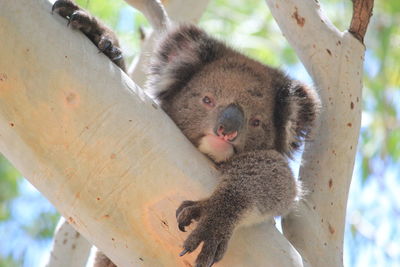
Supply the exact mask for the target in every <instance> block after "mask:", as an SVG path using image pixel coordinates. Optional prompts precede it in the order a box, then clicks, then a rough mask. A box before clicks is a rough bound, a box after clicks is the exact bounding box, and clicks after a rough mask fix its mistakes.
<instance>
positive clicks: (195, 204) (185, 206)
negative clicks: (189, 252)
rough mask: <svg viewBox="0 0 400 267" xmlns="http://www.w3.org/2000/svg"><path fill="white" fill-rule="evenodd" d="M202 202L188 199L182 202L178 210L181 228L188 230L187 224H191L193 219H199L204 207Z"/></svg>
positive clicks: (177, 214) (179, 226)
mask: <svg viewBox="0 0 400 267" xmlns="http://www.w3.org/2000/svg"><path fill="white" fill-rule="evenodd" d="M202 204H203V203H202V202H201V201H190V200H186V201H183V202H182V204H181V205H180V206H179V208H178V209H177V210H176V219H177V221H178V228H179V230H181V231H182V232H186V230H185V227H186V226H189V225H190V224H191V223H192V221H193V220H195V221H198V220H199V218H200V216H201V214H202V209H203V206H202Z"/></svg>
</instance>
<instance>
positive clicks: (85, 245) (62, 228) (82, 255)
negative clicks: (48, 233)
mask: <svg viewBox="0 0 400 267" xmlns="http://www.w3.org/2000/svg"><path fill="white" fill-rule="evenodd" d="M53 243H54V244H53V249H52V251H51V255H50V258H49V262H48V264H47V267H52V266H54V267H71V266H73V267H80V266H86V262H87V261H88V255H89V253H90V250H91V248H92V244H90V243H89V242H88V241H87V240H86V239H85V238H84V237H83V236H82V235H81V234H79V233H78V232H77V231H76V230H75V229H74V228H73V227H72V226H71V225H70V224H69V223H67V222H65V220H64V219H62V220H60V222H59V225H58V226H57V229H56V234H55V236H54V240H53Z"/></svg>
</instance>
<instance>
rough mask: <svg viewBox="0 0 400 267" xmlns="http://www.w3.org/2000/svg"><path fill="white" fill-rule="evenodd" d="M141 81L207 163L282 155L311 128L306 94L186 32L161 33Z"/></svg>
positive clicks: (187, 28)
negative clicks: (266, 152) (263, 153)
mask: <svg viewBox="0 0 400 267" xmlns="http://www.w3.org/2000/svg"><path fill="white" fill-rule="evenodd" d="M149 74H150V76H149V81H148V85H147V87H148V89H149V90H150V91H152V92H153V94H155V96H156V97H157V99H158V100H159V101H160V102H161V104H162V107H163V109H164V110H165V111H166V112H167V114H168V115H169V116H170V117H171V118H172V119H173V120H174V121H175V123H176V124H177V125H178V127H179V128H180V129H181V130H182V132H183V133H184V134H185V135H186V136H187V137H188V138H189V140H190V141H192V143H193V144H194V145H196V146H197V147H198V148H199V150H200V151H202V152H203V153H205V154H207V155H208V156H210V157H211V158H212V159H213V160H214V161H215V162H223V161H226V160H227V159H229V158H231V157H232V156H233V155H234V154H235V153H240V152H243V151H251V150H259V149H275V150H277V151H278V152H280V153H283V154H286V155H289V156H290V155H291V152H292V151H293V150H295V149H296V148H297V147H298V145H299V143H300V142H301V141H302V139H303V138H304V137H307V135H308V133H309V131H310V129H311V128H312V127H313V124H314V120H315V117H316V114H317V111H318V107H319V99H318V96H317V94H316V92H315V91H314V90H311V89H309V88H307V87H306V86H304V85H302V84H300V83H298V82H295V81H293V80H291V79H289V78H288V77H287V76H286V75H284V74H283V73H282V72H281V71H280V70H277V69H274V68H270V67H268V66H265V65H263V64H261V63H259V62H257V61H254V60H252V59H250V58H248V57H246V56H244V55H242V54H240V53H238V52H236V51H234V50H233V49H231V48H229V47H227V46H226V45H225V44H224V43H222V42H220V41H218V40H216V39H214V38H212V37H210V36H209V35H208V34H206V33H205V32H204V31H202V30H201V29H199V28H197V27H196V26H194V25H180V26H179V27H177V28H175V29H172V30H171V31H170V32H167V34H166V35H165V36H164V38H163V39H161V41H160V46H159V47H158V48H157V49H156V53H155V55H154V57H153V59H152V64H151V69H150V73H149Z"/></svg>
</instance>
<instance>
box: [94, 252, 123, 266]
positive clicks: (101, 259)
mask: <svg viewBox="0 0 400 267" xmlns="http://www.w3.org/2000/svg"><path fill="white" fill-rule="evenodd" d="M93 267H117V265H115V264H114V263H113V262H112V261H111V260H110V259H109V258H108V257H107V256H106V255H104V253H103V252H101V251H97V253H96V258H95V260H94V265H93Z"/></svg>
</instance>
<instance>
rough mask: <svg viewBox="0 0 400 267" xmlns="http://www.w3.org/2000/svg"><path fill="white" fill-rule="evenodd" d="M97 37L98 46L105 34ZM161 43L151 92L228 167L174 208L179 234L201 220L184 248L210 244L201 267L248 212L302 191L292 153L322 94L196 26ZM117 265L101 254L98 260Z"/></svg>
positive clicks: (290, 202) (84, 17) (284, 206)
mask: <svg viewBox="0 0 400 267" xmlns="http://www.w3.org/2000/svg"><path fill="white" fill-rule="evenodd" d="M54 6H55V8H54V9H55V11H57V12H58V13H60V14H61V15H63V16H64V17H66V16H67V17H68V16H69V17H70V15H66V13H65V12H67V11H68V12H69V13H71V11H73V13H76V10H79V13H77V14H79V20H78V19H77V20H76V21H75V23H76V24H77V25H75V27H76V28H78V29H81V30H82V31H83V32H84V33H85V34H87V35H88V37H89V38H91V34H93V33H101V34H103V33H107V36H108V37H107V38H109V39H110V42H111V43H112V44H113V45H114V46H115V47H116V48H118V41H117V40H116V38H115V36H114V35H113V34H109V32H110V31H109V30H108V29H106V28H105V27H104V26H102V24H101V23H99V22H98V21H97V20H96V19H95V18H93V17H92V16H90V15H89V14H87V13H85V12H84V11H83V10H81V9H79V7H77V6H76V5H75V4H73V3H72V2H71V1H70V0H58V1H57V2H56V3H55V4H54ZM70 19H71V18H70ZM81 21H84V22H82V25H80V24H79V23H81ZM84 29H90V31H88V30H84ZM91 39H92V41H93V42H94V43H95V44H96V45H97V46H98V47H101V42H100V40H99V38H97V39H96V38H91ZM159 43H160V44H159V46H158V47H157V48H156V51H155V52H154V56H153V58H152V60H151V67H150V71H149V80H148V83H147V89H148V90H150V91H152V92H153V94H155V97H156V98H157V100H158V101H159V103H160V104H161V106H162V108H163V109H164V110H165V112H166V113H167V114H168V115H169V116H170V117H171V118H172V119H173V121H174V122H175V123H176V124H177V126H178V127H179V128H180V129H181V130H182V132H183V133H184V134H185V135H186V137H187V138H188V139H189V140H190V141H191V142H192V143H193V144H194V145H195V146H196V147H198V148H199V150H200V151H202V152H203V153H205V154H206V155H208V156H209V157H210V158H211V159H213V160H214V161H215V164H216V166H217V168H218V169H219V170H220V174H221V182H220V184H219V185H218V187H217V188H216V189H215V191H214V192H213V193H212V195H211V196H210V197H208V198H206V199H201V200H196V201H193V200H190V201H184V202H183V203H182V204H181V205H180V207H178V209H177V211H176V217H177V221H178V225H179V229H181V230H182V231H185V227H186V226H188V225H190V224H191V223H192V221H193V220H196V221H198V225H197V227H196V229H195V230H193V231H192V232H191V233H190V235H189V236H188V238H187V239H186V240H185V242H184V244H183V248H184V250H183V251H182V253H181V255H184V254H186V253H190V252H192V251H194V250H195V249H197V247H198V246H199V244H200V243H202V242H203V243H204V244H203V247H202V250H201V252H200V254H199V256H198V257H197V259H196V266H198V267H203V266H211V265H212V264H213V263H215V262H217V261H219V260H220V259H221V258H222V257H223V255H224V253H225V251H226V249H227V247H228V242H229V239H230V237H231V235H232V233H233V231H234V230H235V229H236V228H237V227H238V226H239V225H241V224H244V223H245V224H248V222H246V220H247V219H248V218H249V217H251V216H250V215H249V214H251V213H254V212H255V213H258V215H260V217H261V218H262V217H265V216H276V215H283V214H285V213H286V212H288V211H289V210H290V209H291V208H292V207H293V206H294V204H295V202H296V200H297V199H298V198H299V197H300V196H301V190H300V185H299V183H298V182H297V181H296V180H295V179H294V177H293V174H292V171H291V169H290V168H289V165H288V161H287V157H291V156H292V155H293V152H294V151H295V150H296V149H298V148H299V146H300V145H301V143H302V142H303V141H304V140H307V138H309V136H310V133H311V130H312V129H313V127H314V124H315V120H316V118H317V114H318V110H319V106H320V101H319V97H318V95H317V93H316V92H315V90H313V89H312V88H309V87H307V86H305V85H303V84H301V83H300V82H298V81H294V80H292V79H290V78H289V77H287V75H285V74H284V73H283V72H282V71H280V70H278V69H275V68H271V67H269V66H266V65H263V64H261V63H259V62H257V61H255V60H252V59H250V58H248V57H246V56H244V55H242V54H240V53H239V52H237V51H235V50H233V49H232V48H230V47H228V46H227V45H226V44H224V43H223V42H221V41H218V40H216V39H214V38H212V37H210V36H209V35H208V34H207V33H205V32H204V31H203V30H201V29H199V28H198V27H196V26H194V25H190V24H187V25H178V26H175V27H171V28H170V29H169V30H168V31H167V32H166V33H165V34H164V36H163V38H161V40H160V42H159ZM109 57H110V56H109ZM110 58H111V59H112V57H110ZM122 63H123V61H122ZM120 66H121V67H124V66H123V65H120ZM235 116H236V118H235ZM221 140H225V141H221ZM215 144H217V145H215ZM102 264H103V265H102ZM112 265H113V264H112V262H111V261H109V260H108V259H107V258H106V257H105V256H104V255H102V254H99V255H98V257H97V262H96V266H99V267H100V266H112Z"/></svg>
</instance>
